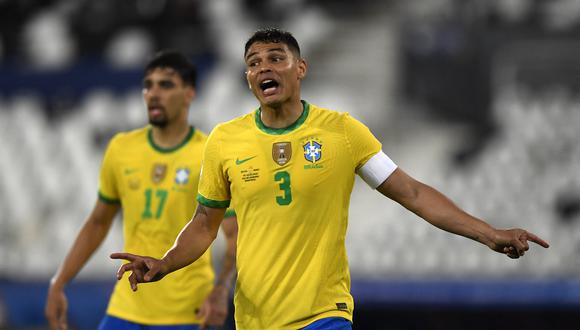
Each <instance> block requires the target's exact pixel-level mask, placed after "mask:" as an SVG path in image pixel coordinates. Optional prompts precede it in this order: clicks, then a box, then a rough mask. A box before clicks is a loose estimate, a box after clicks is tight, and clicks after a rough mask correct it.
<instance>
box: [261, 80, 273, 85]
mask: <svg viewBox="0 0 580 330" xmlns="http://www.w3.org/2000/svg"><path fill="white" fill-rule="evenodd" d="M271 81H273V80H272V79H267V80H264V81H262V84H266V83H269V82H271Z"/></svg>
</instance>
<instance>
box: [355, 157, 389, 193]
mask: <svg viewBox="0 0 580 330" xmlns="http://www.w3.org/2000/svg"><path fill="white" fill-rule="evenodd" d="M396 169H397V164H395V163H394V162H393V161H392V160H391V159H390V158H389V156H387V155H386V154H385V153H384V152H383V151H382V150H381V151H379V152H377V153H376V154H375V155H374V156H372V157H371V158H370V159H369V160H367V162H366V163H365V164H364V165H363V166H361V167H360V168H359V169H358V171H357V174H358V175H359V176H360V177H361V178H362V179H363V180H364V181H365V182H366V183H367V184H368V185H369V186H370V187H371V188H373V189H377V187H378V186H379V185H380V184H381V183H383V182H385V180H386V179H387V178H388V177H389V176H390V175H391V174H392V173H393V172H394V171H395V170H396Z"/></svg>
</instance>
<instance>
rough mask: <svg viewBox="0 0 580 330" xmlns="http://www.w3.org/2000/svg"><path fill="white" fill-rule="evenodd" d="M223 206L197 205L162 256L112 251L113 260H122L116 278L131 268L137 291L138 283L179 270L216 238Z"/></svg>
mask: <svg viewBox="0 0 580 330" xmlns="http://www.w3.org/2000/svg"><path fill="white" fill-rule="evenodd" d="M225 211H226V209H218V208H211V207H207V206H203V205H201V204H200V205H198V207H197V210H196V211H195V215H194V216H193V219H191V220H190V221H189V222H188V223H187V224H186V225H185V227H183V229H182V230H181V233H179V235H178V236H177V239H176V240H175V244H173V247H172V248H171V249H169V251H167V252H166V253H165V255H164V256H163V258H161V259H155V258H151V257H148V256H139V255H135V254H130V253H124V252H123V253H113V254H111V256H110V257H111V258H112V259H125V260H127V261H129V262H128V263H125V264H123V265H122V266H121V267H120V268H119V270H118V271H117V279H119V280H120V279H121V278H122V277H123V274H124V273H125V272H128V271H130V272H131V273H132V274H131V276H129V283H130V284H131V289H132V290H133V291H137V284H138V283H146V282H154V281H158V280H160V279H162V278H163V277H164V276H165V275H167V274H169V273H171V272H173V271H176V270H178V269H181V268H183V267H185V266H187V265H189V264H191V263H192V262H194V261H195V260H197V259H198V258H199V257H201V256H202V255H203V253H204V252H205V251H206V250H207V248H208V247H209V246H210V244H211V243H212V242H213V240H214V239H215V238H216V236H217V233H218V230H219V227H220V223H221V222H222V218H223V216H224V213H225Z"/></svg>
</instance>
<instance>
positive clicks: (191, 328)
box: [99, 315, 211, 330]
mask: <svg viewBox="0 0 580 330" xmlns="http://www.w3.org/2000/svg"><path fill="white" fill-rule="evenodd" d="M198 327H199V326H198V325H197V324H180V325H143V324H139V323H135V322H131V321H127V320H123V319H120V318H118V317H114V316H111V315H105V317H104V318H103V320H102V321H101V324H99V330H197V329H198ZM206 329H208V330H211V328H206Z"/></svg>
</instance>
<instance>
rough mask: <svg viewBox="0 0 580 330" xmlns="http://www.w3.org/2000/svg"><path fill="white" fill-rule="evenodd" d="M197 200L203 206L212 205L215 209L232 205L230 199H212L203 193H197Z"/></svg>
mask: <svg viewBox="0 0 580 330" xmlns="http://www.w3.org/2000/svg"><path fill="white" fill-rule="evenodd" d="M197 202H198V203H199V204H201V205H203V206H207V207H211V208H214V209H225V208H227V207H228V206H230V201H214V200H212V199H207V198H205V197H203V196H202V195H201V194H197Z"/></svg>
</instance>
